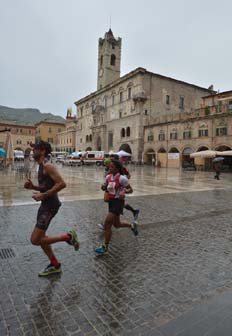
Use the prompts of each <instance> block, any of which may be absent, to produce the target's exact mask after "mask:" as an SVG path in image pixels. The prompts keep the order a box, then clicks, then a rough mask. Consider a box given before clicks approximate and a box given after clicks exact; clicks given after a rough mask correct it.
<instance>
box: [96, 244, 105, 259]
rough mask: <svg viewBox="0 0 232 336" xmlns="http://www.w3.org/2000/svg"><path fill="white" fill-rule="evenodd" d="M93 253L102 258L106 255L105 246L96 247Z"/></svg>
mask: <svg viewBox="0 0 232 336" xmlns="http://www.w3.org/2000/svg"><path fill="white" fill-rule="evenodd" d="M95 253H96V254H97V255H98V256H102V255H104V254H107V253H108V248H107V247H106V246H105V244H102V245H100V246H98V247H96V248H95Z"/></svg>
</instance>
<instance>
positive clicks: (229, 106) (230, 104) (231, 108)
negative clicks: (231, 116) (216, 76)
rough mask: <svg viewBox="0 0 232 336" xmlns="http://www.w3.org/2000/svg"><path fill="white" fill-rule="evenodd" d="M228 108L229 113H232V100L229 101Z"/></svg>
mask: <svg viewBox="0 0 232 336" xmlns="http://www.w3.org/2000/svg"><path fill="white" fill-rule="evenodd" d="M228 108H229V111H232V100H230V101H229V105H228Z"/></svg>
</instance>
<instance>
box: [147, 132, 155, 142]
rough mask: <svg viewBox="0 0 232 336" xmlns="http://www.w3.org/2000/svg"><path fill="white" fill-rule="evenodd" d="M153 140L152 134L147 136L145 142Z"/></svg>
mask: <svg viewBox="0 0 232 336" xmlns="http://www.w3.org/2000/svg"><path fill="white" fill-rule="evenodd" d="M153 140H154V136H153V134H152V133H151V134H149V135H148V137H147V141H153Z"/></svg>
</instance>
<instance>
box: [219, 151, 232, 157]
mask: <svg viewBox="0 0 232 336" xmlns="http://www.w3.org/2000/svg"><path fill="white" fill-rule="evenodd" d="M217 155H222V156H232V150H228V151H223V152H217Z"/></svg>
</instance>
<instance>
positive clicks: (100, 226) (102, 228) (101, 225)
mask: <svg viewBox="0 0 232 336" xmlns="http://www.w3.org/2000/svg"><path fill="white" fill-rule="evenodd" d="M97 226H98V227H99V229H101V230H103V231H105V224H102V223H99V224H98V225H97Z"/></svg>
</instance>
